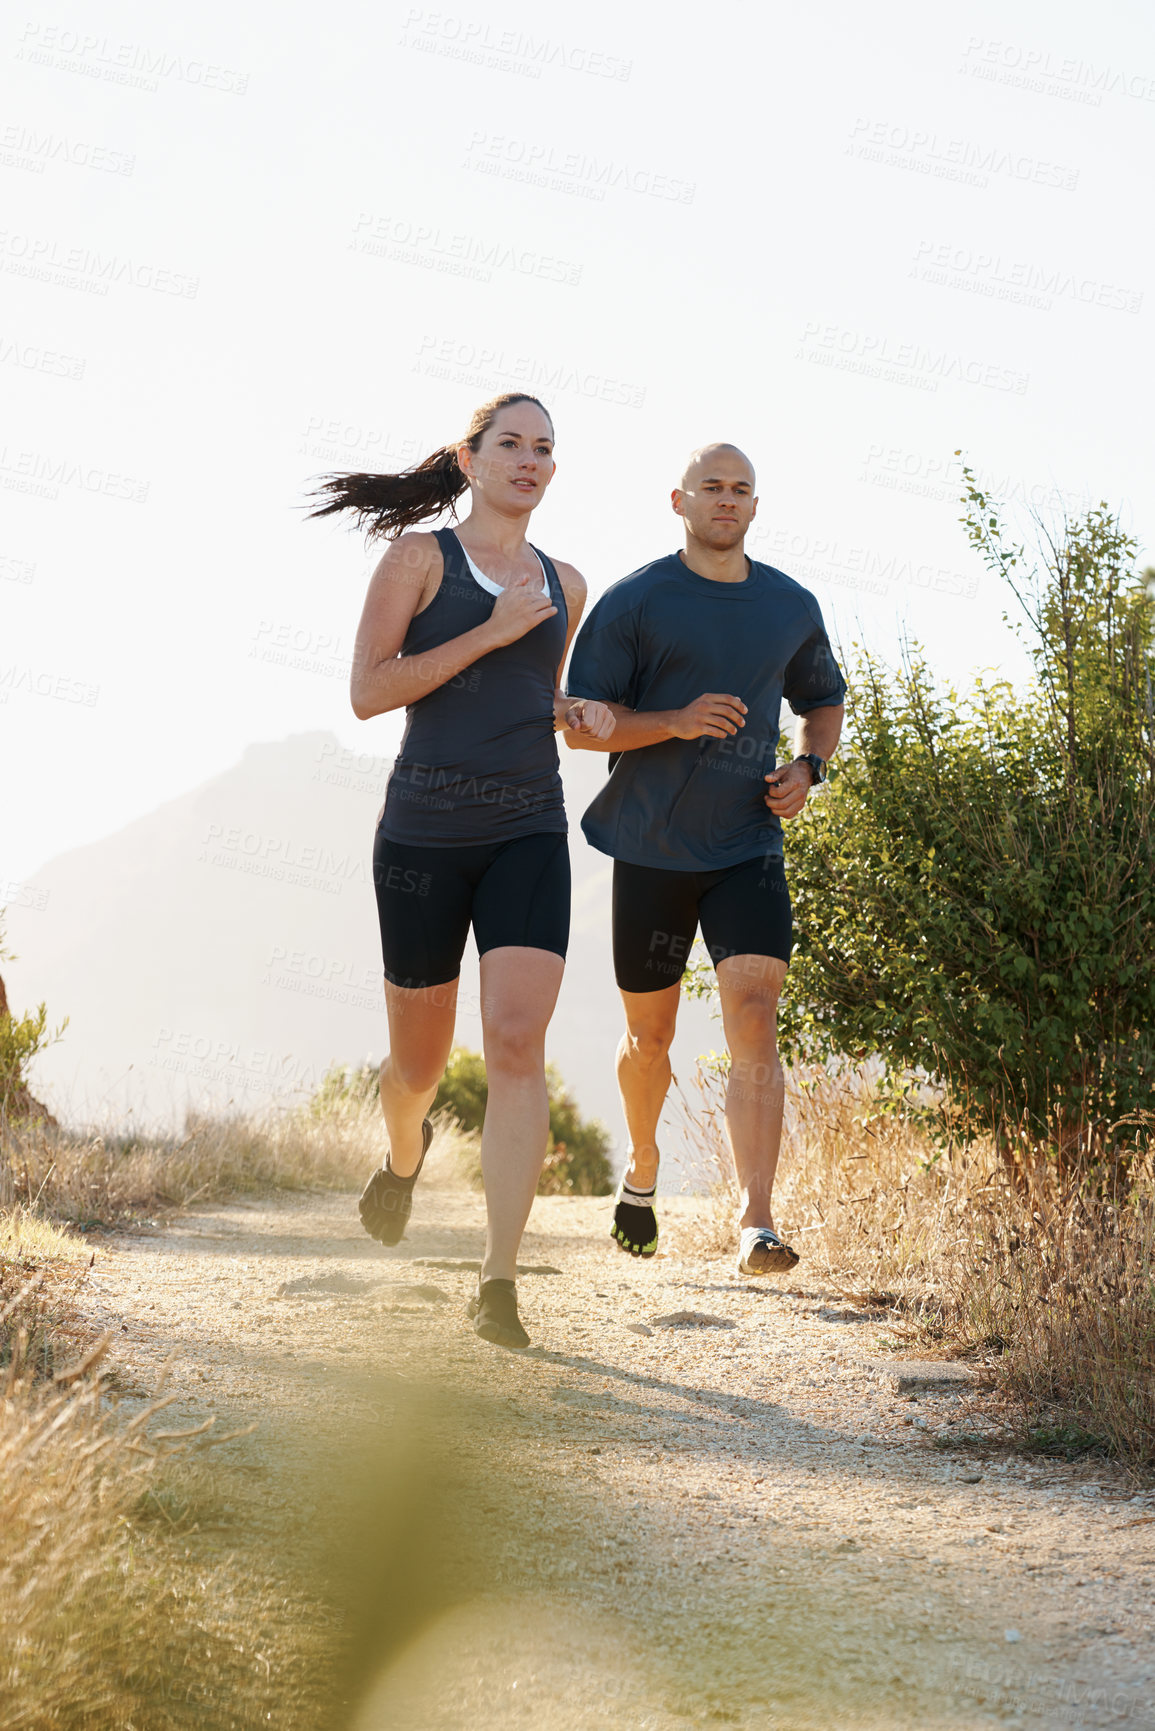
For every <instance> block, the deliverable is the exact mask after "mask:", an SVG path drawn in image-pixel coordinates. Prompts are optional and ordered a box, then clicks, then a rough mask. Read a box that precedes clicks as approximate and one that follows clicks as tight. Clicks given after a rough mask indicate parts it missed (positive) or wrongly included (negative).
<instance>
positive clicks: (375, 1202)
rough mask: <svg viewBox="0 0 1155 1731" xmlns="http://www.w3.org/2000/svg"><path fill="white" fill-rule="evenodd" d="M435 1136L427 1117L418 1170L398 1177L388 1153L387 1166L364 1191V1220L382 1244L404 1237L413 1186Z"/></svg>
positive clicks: (370, 1181) (362, 1193) (362, 1209)
mask: <svg viewBox="0 0 1155 1731" xmlns="http://www.w3.org/2000/svg"><path fill="white" fill-rule="evenodd" d="M432 1140H433V1126H432V1124H431V1123H430V1122H429V1120H428V1118H426V1119H424V1120H423V1122H422V1125H421V1158H420V1160H419V1161H418V1162H417V1170H416V1172H412V1173H410V1175H409V1177H408V1178H398V1176H397V1174H396V1172H394V1171H392V1170H391V1168H390V1165H389V1156H388V1155H386V1156H385V1164H384V1166H379V1167H378V1168H377V1170H376V1172H374V1174H373V1176H372V1178H370V1180H369V1182H368V1184H366V1186H365V1188H364V1190H363V1191H362V1192H361V1200H360V1202H359V1203H358V1204H357V1209H358V1212H359V1213H360V1215H361V1224H362V1226H363V1227H364V1228H365V1230H366V1232H367V1233H368V1234H369V1236H370V1238H375V1239H376V1240H377V1242H378V1243H379V1244H400V1242H401V1240H402V1239H403V1238H404V1236H405V1228H406V1227H407V1226H408V1224H409V1216H410V1214H411V1213H412V1212H413V1186H414V1185H415V1184H416V1182H417V1180H418V1179H419V1178H420V1176H421V1168H422V1167H423V1166H424V1164H425V1156H426V1155H427V1154H428V1152H429V1144H430V1143H431V1142H432Z"/></svg>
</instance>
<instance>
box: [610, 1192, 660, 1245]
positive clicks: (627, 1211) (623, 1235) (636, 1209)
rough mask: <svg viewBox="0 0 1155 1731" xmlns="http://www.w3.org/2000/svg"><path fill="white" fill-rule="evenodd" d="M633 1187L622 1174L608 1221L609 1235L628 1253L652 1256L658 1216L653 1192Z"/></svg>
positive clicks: (656, 1236)
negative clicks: (612, 1215) (655, 1211)
mask: <svg viewBox="0 0 1155 1731" xmlns="http://www.w3.org/2000/svg"><path fill="white" fill-rule="evenodd" d="M656 1190H657V1185H656V1184H652V1185H651V1186H650V1188H649V1189H648V1190H635V1189H634V1187H633V1186H632V1185H630V1184H627V1183H626V1181H625V1179H624V1178H623V1179H622V1181H621V1183H620V1184H619V1185H618V1193H617V1195H616V1196H615V1197H614V1217H613V1220H612V1221H611V1222H610V1237H611V1238H612V1239H613V1241H614V1243H615V1244H616V1245H617V1246H618V1248H619V1249H620V1250H628V1251H629V1253H630V1255H631V1256H653V1255H654V1254H655V1253H656V1251H657V1248H658V1217H657V1215H656V1214H655V1213H654V1193H655V1191H656Z"/></svg>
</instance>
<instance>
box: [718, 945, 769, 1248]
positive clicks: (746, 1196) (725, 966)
mask: <svg viewBox="0 0 1155 1731" xmlns="http://www.w3.org/2000/svg"><path fill="white" fill-rule="evenodd" d="M785 978H786V963H785V962H783V961H780V960H779V959H778V958H777V957H776V956H729V957H727V958H726V959H725V960H724V961H721V962H719V963H718V993H719V997H720V999H721V1004H722V1025H723V1027H724V1028H725V1031H726V1044H727V1046H728V1047H729V1050H730V1081H729V1085H728V1087H727V1089H726V1134H727V1136H728V1138H729V1142H730V1150H731V1153H732V1154H733V1156H734V1170H735V1172H736V1174H737V1177H738V1190H739V1207H740V1214H739V1218H738V1226H739V1229H744V1228H747V1227H767V1228H769V1230H770V1231H772V1232H773V1231H774V1216H773V1213H772V1212H771V1195H772V1192H773V1189H774V1177H775V1173H776V1172H777V1170H778V1153H779V1149H780V1147H781V1144H782V1105H783V1097H784V1091H785V1090H784V1083H783V1076H782V1062H781V1059H780V1058H779V1056H778V1038H777V1020H778V999H779V996H780V994H781V991H782V983H783V981H784V980H785Z"/></svg>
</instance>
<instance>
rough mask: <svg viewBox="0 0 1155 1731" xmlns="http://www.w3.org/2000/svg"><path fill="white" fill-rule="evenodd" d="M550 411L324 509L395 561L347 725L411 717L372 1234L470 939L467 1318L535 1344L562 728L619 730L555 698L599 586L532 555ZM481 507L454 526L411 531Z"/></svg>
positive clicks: (376, 854)
mask: <svg viewBox="0 0 1155 1731" xmlns="http://www.w3.org/2000/svg"><path fill="white" fill-rule="evenodd" d="M553 450H554V429H553V422H552V421H551V419H550V417H549V415H548V414H547V412H546V410H545V409H544V408H543V407H542V405H541V403H539V402H538V400H537V398H536V397H530V396H526V395H524V394H521V393H517V392H512V393H509V394H507V395H505V396H501V397H496V398H494V399H493V401H492V402H488V403H484V404H483V405H482V406H481V408H480V409H478V410H477V411H476V413H475V414H474V416H473V419H472V420H471V422H470V424H469V427H468V429H467V430H466V433H465V435H464V437H463V438H462V439H460V440H459V441H457V442H455V443H453V444H450V445H445V446H442V447H441V449H440V450H437V451H435V452H434V453H433V454H432V456H430V457H427V458H426V459H425V461H424V462H423V463H419V464H418V465H417V466H416V468H414V469H411V470H409V471H408V472H406V473H405V474H401V475H336V476H333V477H331V478H330V479H329V480H328V481H327V482H326V483H325V485H324V486H323V488H322V489H321V497H322V499H323V500H324V501H325V502H324V503H323V504H322V505H320V506H319V507H318V509H317V510H316V511H315V512H314V513H313V515H315V516H326V515H328V514H329V513H330V512H334V511H344V510H351V511H354V512H356V514H357V522H358V525H359V526H360V527H367V528H368V529H369V533H370V535H371V536H374V535H375V536H383V537H386V538H388V539H389V542H390V545H389V550H388V552H387V553H386V554H385V556H384V558H383V559H382V560H381V562H380V564H379V565H378V566H377V569H376V570H375V571H374V573H373V576H372V578H371V580H370V583H369V592H368V595H367V596H366V599H365V607H364V611H363V613H362V615H361V624H360V627H359V629H358V632H357V641H356V646H355V649H354V653H353V677H352V688H351V697H352V703H353V710H354V713H355V714H356V715H357V716H358V717H359V718H360V719H361V720H362V721H367V720H369V719H370V717H372V716H375V715H384V714H386V713H387V712H388V711H389V710H393V709H399V708H401V707H402V706H404V708H405V710H406V721H405V733H404V737H403V739H402V741H401V749H400V751H399V752H398V754H397V760H396V762H395V764H394V766H393V771H392V774H391V775H390V777H389V784H388V788H387V791H386V795H385V805H384V809H383V811H382V814H381V817H380V820H379V823H378V829H377V837H376V841H375V844H374V848H373V882H374V885H375V888H376V892H377V911H378V916H379V921H380V927H381V947H382V952H383V955H384V961H385V1003H386V1009H387V1011H388V1016H389V1054H388V1056H387V1057H386V1059H385V1061H384V1062H383V1064H382V1065H381V1108H382V1111H383V1113H384V1117H385V1127H386V1131H387V1133H388V1138H389V1149H388V1153H387V1155H386V1158H385V1164H384V1165H383V1166H382V1167H381V1168H380V1170H379V1171H377V1172H375V1173H374V1174H373V1176H372V1177H371V1178H370V1180H369V1182H368V1184H367V1185H366V1187H365V1192H364V1194H363V1196H362V1197H361V1204H360V1210H361V1219H362V1222H363V1224H364V1226H365V1230H366V1231H367V1232H368V1233H369V1234H370V1235H371V1236H372V1237H374V1238H377V1239H379V1240H380V1241H381V1242H382V1243H383V1244H396V1243H398V1242H399V1241H400V1239H401V1237H402V1236H403V1234H404V1231H405V1226H406V1223H407V1221H408V1219H409V1214H410V1210H411V1208H412V1203H413V1187H414V1185H415V1184H416V1182H417V1179H418V1176H419V1175H420V1172H421V1167H422V1165H423V1163H424V1160H425V1155H426V1152H427V1150H428V1148H429V1144H430V1141H431V1140H432V1135H433V1127H432V1125H431V1124H430V1121H429V1118H428V1117H427V1115H426V1114H427V1113H428V1111H429V1108H430V1106H431V1105H432V1103H433V1099H434V1096H435V1094H436V1092H437V1086H438V1083H439V1082H440V1080H441V1077H442V1074H443V1072H444V1070H445V1064H446V1060H447V1059H448V1057H449V1053H450V1049H451V1047H452V1045H453V1032H454V1025H455V1020H456V1011H457V985H458V976H459V973H460V969H461V957H462V954H463V952H464V949H465V941H466V938H467V937H468V935H469V929H470V926H471V925H472V927H473V932H474V936H475V938H476V940H477V949H478V953H479V955H480V957H481V1022H482V1031H483V1036H484V1046H485V1067H486V1075H487V1078H488V1082H489V1099H488V1104H487V1107H486V1113H485V1125H484V1128H483V1131H482V1138H481V1169H482V1175H483V1178H484V1181H485V1205H486V1213H487V1218H488V1230H487V1235H486V1244H485V1259H484V1261H483V1262H482V1265H481V1272H480V1276H479V1279H478V1287H477V1293H476V1295H475V1296H474V1298H473V1299H472V1300H471V1301H470V1305H469V1315H470V1316H471V1317H472V1319H473V1326H474V1328H475V1329H476V1331H477V1333H478V1334H479V1335H480V1336H481V1337H482V1339H484V1340H488V1341H493V1342H494V1343H495V1344H496V1345H499V1346H508V1347H523V1346H528V1344H529V1336H528V1334H527V1333H526V1331H525V1329H524V1327H523V1326H522V1324H521V1321H520V1318H519V1316H518V1310H517V1289H516V1285H515V1282H516V1279H517V1251H518V1246H519V1244H520V1242H521V1236H522V1233H523V1232H524V1230H525V1223H526V1220H527V1219H528V1218H529V1211H530V1208H531V1206H532V1204H533V1198H534V1194H535V1192H536V1189H537V1181H538V1177H539V1175H540V1173H541V1168H542V1163H543V1161H544V1159H545V1152H546V1147H547V1143H548V1137H549V1101H548V1096H547V1092H546V1077H545V1032H546V1028H547V1026H548V1024H549V1019H550V1017H551V1016H552V1014H553V1009H554V1004H555V1003H556V1001H557V994H558V987H559V986H560V985H561V977H562V969H563V967H564V958H565V953H566V943H567V939H568V936H569V912H570V869H569V852H568V845H567V841H566V816H565V808H564V806H563V803H562V789H561V778H560V776H559V774H558V756H557V745H556V742H555V740H554V730H555V729H556V728H559V727H565V728H569V729H573V730H576V731H584V732H586V733H587V734H588V735H589V737H590V738H591V739H595V738H596V739H607V738H608V737H609V735H610V733H611V732H612V731H613V726H614V722H613V717H612V716H611V715H610V713H609V711H608V710H607V709H605V708H604V707H603V706H602V705H601V704H599V703H582V702H575V701H573V700H571V699H569V698H567V697H566V696H565V694H564V693H563V692H562V691H561V690H560V688H559V686H560V679H561V671H562V667H563V665H564V663H565V657H566V651H567V649H568V647H569V643H570V640H571V638H572V636H573V633H574V631H575V630H576V629H577V625H578V620H579V619H580V617H581V611H582V607H583V605H584V602H585V594H586V586H585V582H584V580H583V579H582V577H581V576H580V574H579V573H578V572H577V571H575V570H574V568H573V566H572V565H563V564H562V563H561V562H560V561H559V562H558V563H557V564H555V563H554V562H553V560H551V559H549V558H548V557H547V556H546V555H545V554H544V553H539V552H538V551H537V549H536V548H535V547H533V546H531V545H530V543H529V542H528V541H527V540H526V531H527V530H528V528H529V519H530V516H531V514H532V512H533V511H534V509H535V507H536V506H537V505H539V504H540V503H541V500H542V497H543V495H544V493H545V490H546V488H547V487H548V485H549V483H550V481H551V479H552V477H553V473H554V455H553ZM466 491H468V493H469V495H470V510H469V514H468V516H466V517H465V519H464V520H463V521H462V522H461V523H460V524H459V526H458V528H457V529H456V530H453V529H437V530H435V531H434V532H433V533H432V534H428V533H421V532H415V533H406V532H405V531H407V530H414V529H415V528H416V525H418V524H420V523H423V522H426V521H428V520H429V519H431V518H437V517H438V516H441V515H442V514H443V513H444V512H445V511H446V510H448V509H451V508H452V507H453V504H454V501H455V500H456V499H458V498H460V496H461V495H462V494H463V493H465V492H466Z"/></svg>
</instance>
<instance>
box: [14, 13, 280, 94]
mask: <svg viewBox="0 0 1155 1731" xmlns="http://www.w3.org/2000/svg"><path fill="white" fill-rule="evenodd" d="M16 58H17V59H18V60H26V61H28V62H30V63H31V64H32V65H34V66H50V67H54V68H55V69H56V71H58V72H77V73H80V74H81V76H82V77H85V78H95V79H98V80H100V81H101V82H102V83H105V84H123V85H126V86H128V87H129V88H130V89H134V90H147V91H149V92H151V93H153V94H155V92H156V91H158V90H159V89H160V84H161V80H162V79H166V80H168V81H170V82H172V83H175V84H191V85H195V86H197V87H198V88H200V89H202V90H216V91H219V92H220V93H221V94H222V95H225V96H243V95H244V93H245V91H246V90H247V89H248V83H249V75H248V73H247V72H234V71H233V70H232V69H231V68H230V67H227V66H216V65H214V64H213V63H212V62H211V61H209V60H201V59H198V58H197V57H196V56H191V57H188V56H185V55H183V54H170V53H166V52H165V51H164V50H163V49H158V48H149V47H147V46H146V45H145V44H144V43H142V42H124V41H119V40H118V39H117V38H116V37H115V36H100V35H97V34H93V33H90V32H88V31H84V30H70V29H68V28H66V27H65V26H62V25H60V24H44V23H36V22H34V21H32V20H29V22H28V23H26V24H25V26H24V34H23V37H22V38H21V42H20V46H19V48H18V49H17V50H16Z"/></svg>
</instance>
